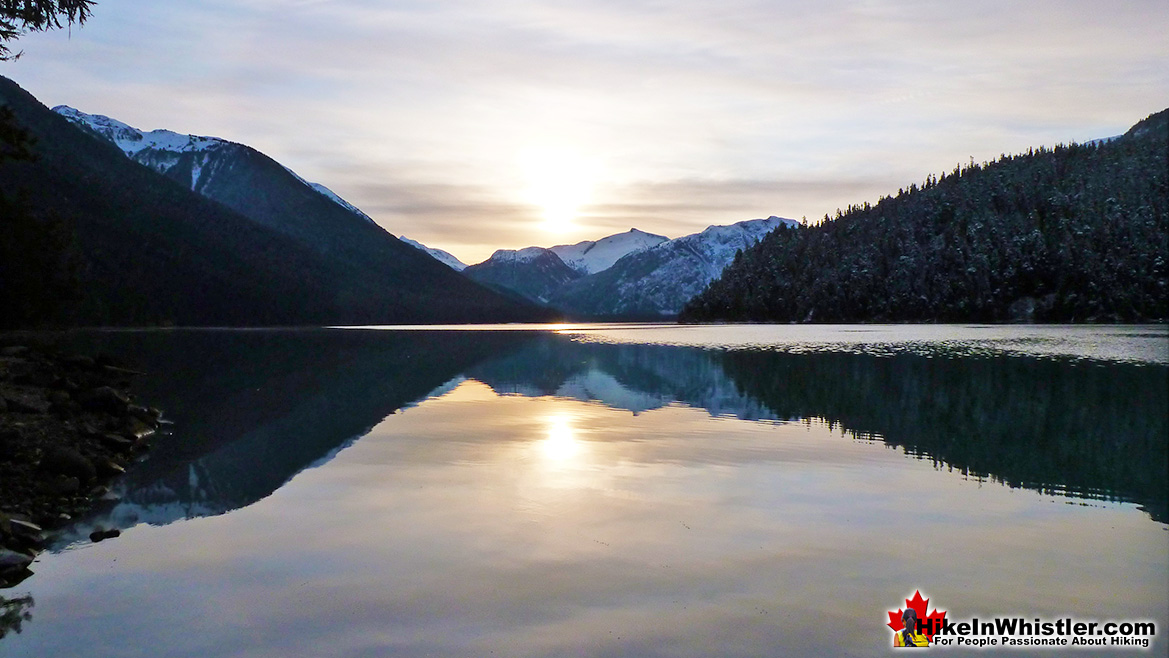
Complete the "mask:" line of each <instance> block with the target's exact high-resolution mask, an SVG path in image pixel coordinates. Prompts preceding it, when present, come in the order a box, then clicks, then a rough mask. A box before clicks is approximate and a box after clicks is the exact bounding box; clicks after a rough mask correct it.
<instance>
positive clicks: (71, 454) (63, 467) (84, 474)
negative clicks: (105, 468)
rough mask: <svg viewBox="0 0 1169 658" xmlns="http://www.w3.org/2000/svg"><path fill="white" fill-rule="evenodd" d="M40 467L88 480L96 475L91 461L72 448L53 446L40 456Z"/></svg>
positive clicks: (84, 480) (51, 471)
mask: <svg viewBox="0 0 1169 658" xmlns="http://www.w3.org/2000/svg"><path fill="white" fill-rule="evenodd" d="M41 469H42V470H45V471H48V472H50V473H59V474H61V475H66V476H70V477H75V478H77V479H78V480H80V481H83V482H88V481H89V480H92V479H93V478H94V477H96V476H97V470H96V469H95V468H94V467H93V462H91V461H89V459H88V458H86V457H85V456H84V455H82V454H81V453H79V452H77V451H76V450H74V449H72V448H66V447H64V446H54V447H52V448H49V449H48V450H46V451H45V455H44V456H43V457H41Z"/></svg>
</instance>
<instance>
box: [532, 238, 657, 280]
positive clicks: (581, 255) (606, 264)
mask: <svg viewBox="0 0 1169 658" xmlns="http://www.w3.org/2000/svg"><path fill="white" fill-rule="evenodd" d="M668 239H669V238H667V237H666V236H664V235H656V234H654V233H646V232H645V231H640V230H638V229H635V228H631V229H629V230H628V231H626V232H624V233H616V234H614V235H610V236H606V237H603V238H601V239H600V240H585V241H583V242H578V243H576V244H560V245H556V246H555V247H551V248H550V250H551V251H552V252H553V253H555V254H556V255H557V256H559V257H560V260H562V261H564V264H565V265H568V266H569V267H571V268H572V269H574V270H576V271H577V272H580V273H581V274H595V273H597V272H600V271H601V270H605V269H608V268H610V267H612V266H613V263H616V262H617V261H618V260H621V258H622V257H624V256H627V255H629V254H631V253H635V252H638V251H642V250H645V249H648V248H650V247H653V246H655V245H658V244H661V243H663V242H665V241H666V240H668Z"/></svg>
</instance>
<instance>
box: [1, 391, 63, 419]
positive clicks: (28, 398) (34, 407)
mask: <svg viewBox="0 0 1169 658" xmlns="http://www.w3.org/2000/svg"><path fill="white" fill-rule="evenodd" d="M3 399H4V401H5V402H6V403H7V407H8V410H9V411H15V412H17V413H22V414H45V413H48V412H49V409H50V408H51V406H52V405H50V404H49V401H48V400H45V399H44V398H42V397H39V396H37V395H33V394H26V395H21V396H20V397H15V396H12V397H7V398H3Z"/></svg>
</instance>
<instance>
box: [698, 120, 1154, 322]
mask: <svg viewBox="0 0 1169 658" xmlns="http://www.w3.org/2000/svg"><path fill="white" fill-rule="evenodd" d="M1167 141H1169V110H1166V111H1164V112H1160V113H1158V114H1156V115H1153V116H1152V117H1150V118H1148V119H1146V120H1144V121H1142V122H1140V123H1139V124H1137V125H1136V126H1134V127H1133V129H1132V130H1130V131H1129V132H1128V133H1127V134H1126V135H1125V136H1123V137H1121V138H1119V139H1116V140H1113V141H1110V142H1105V143H1099V144H1084V145H1078V144H1072V145H1069V146H1058V147H1055V148H1053V149H1046V148H1044V149H1038V150H1032V151H1031V152H1029V153H1027V154H1025V155H1018V156H1003V157H1001V158H1000V159H999V160H997V161H996V162H993V163H984V164H972V165H970V166H968V167H961V168H959V169H956V170H955V171H954V172H953V173H951V174H949V175H945V176H941V177H939V178H934V177H929V178H927V179H926V182H925V185H923V186H922V187H917V186H916V185H911V186H910V187H909V188H908V189H905V190H901V191H900V192H899V193H898V194H897V196H894V197H886V198H883V199H881V200H880V201H879V202H878V203H877V204H876V205H875V206H870V205H868V204H864V205H857V206H853V207H850V208H849V209H848V210H847V211H846V212H841V213H839V214H838V215H837V217H836V218H835V219H829V218H827V217H826V218H825V221H824V222H823V223H821V224H819V225H817V226H809V227H802V228H796V229H790V230H779V231H775V232H774V233H772V234H771V235H769V236H767V237H766V238H764V240H762V241H761V242H760V243H759V244H758V245H756V246H755V247H754V248H752V249H749V250H747V251H745V252H744V253H743V255H742V256H741V257H739V258H738V259H736V261H735V263H734V264H733V265H732V266H731V267H729V268H727V270H726V271H725V272H724V273H723V276H722V278H721V279H719V280H717V281H715V282H714V283H712V284H711V285H710V287H709V288H707V289H706V290H705V291H704V292H703V293H702V294H700V295H698V296H697V297H695V298H694V299H693V300H691V302H690V304H689V305H688V306H687V307H686V309H685V310H684V311H683V319H685V320H692V321H703V320H718V319H723V320H749V321H772V322H776V321H778V322H807V321H811V322H875V321H878V322H879V321H887V322H971V321H973V322H997V321H1010V320H1034V321H1048V322H1062V321H1139V320H1151V319H1166V318H1169V263H1166V260H1167V259H1169V254H1167V253H1166V252H1167V246H1169V245H1167V243H1166V241H1167V239H1169V238H1167V236H1169V205H1167V204H1169V201H1167V199H1169V180H1167V175H1169V174H1167V172H1169V165H1167V163H1166V153H1167V151H1169V148H1167Z"/></svg>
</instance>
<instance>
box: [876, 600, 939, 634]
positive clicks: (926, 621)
mask: <svg viewBox="0 0 1169 658" xmlns="http://www.w3.org/2000/svg"><path fill="white" fill-rule="evenodd" d="M929 604H930V600H929V599H923V598H921V591H920V590H918V591H916V592H914V593H913V598H912V599H905V606H906V607H908V608H913V611H914V612H916V613H917V618H918V619H919V620H921V622H922V626H921V633H922V635H925V636H926V637H927V638H929V641H930V642H933V641H934V632H935V631H937V630H938V629H940V628H941V627H942V622H943V621H945V619H946V611H945V610H943V611H941V612H938V609H937V608H934V611H933V612H931V613H929V615H928V616H927V615H926V614H925V610H926V607H927V606H929ZM904 612H905V608H898V609H897V612H890V613H889V624H888V626H889V628H892V629H893V630H894V631H900V630H901V629H903V628H905V622H903V621H901V615H902V613H904ZM930 622H933V623H932V624H931V623H930Z"/></svg>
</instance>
